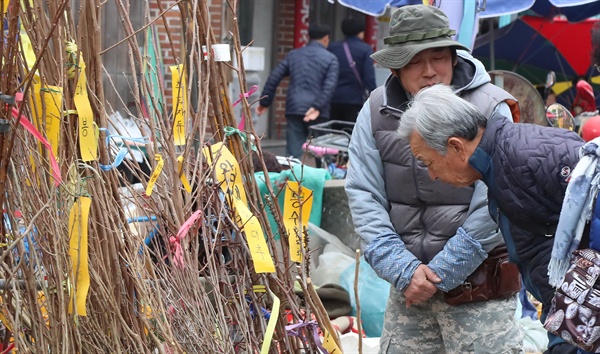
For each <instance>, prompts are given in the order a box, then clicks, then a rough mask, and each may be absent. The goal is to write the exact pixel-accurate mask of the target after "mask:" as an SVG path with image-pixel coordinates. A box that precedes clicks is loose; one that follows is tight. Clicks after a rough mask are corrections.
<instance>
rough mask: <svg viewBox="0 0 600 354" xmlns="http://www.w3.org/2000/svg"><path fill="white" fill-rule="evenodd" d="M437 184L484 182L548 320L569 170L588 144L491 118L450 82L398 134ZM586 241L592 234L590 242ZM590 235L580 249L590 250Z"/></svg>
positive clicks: (514, 258) (419, 100) (512, 253)
mask: <svg viewBox="0 0 600 354" xmlns="http://www.w3.org/2000/svg"><path fill="white" fill-rule="evenodd" d="M397 132H398V134H400V136H401V137H403V138H406V139H409V140H410V148H411V150H412V152H413V154H414V155H415V157H416V158H417V159H418V160H420V161H422V162H423V164H425V165H426V166H427V168H428V171H429V176H430V177H431V178H432V179H439V180H441V181H443V182H447V183H450V184H452V185H455V186H469V185H471V184H473V183H474V182H475V181H477V180H483V182H484V183H485V184H486V185H487V186H488V205H489V207H488V209H489V212H490V215H491V216H492V218H493V219H494V220H495V221H496V222H497V223H498V225H499V228H500V230H501V231H502V236H503V237H504V240H505V242H506V247H507V249H508V253H509V258H510V261H511V262H512V263H515V264H517V266H518V267H519V271H520V273H521V275H522V278H523V281H524V283H525V287H526V289H527V290H528V291H529V292H530V293H531V294H533V296H535V298H536V299H538V300H539V301H541V302H542V304H543V307H542V319H541V320H542V322H543V321H544V320H545V318H546V316H547V315H548V311H549V310H550V306H551V301H552V297H553V294H554V289H553V287H552V286H550V284H549V282H548V263H549V261H550V257H551V252H552V247H553V241H554V237H553V236H554V234H555V231H556V227H557V224H558V219H559V215H560V211H561V207H562V203H563V198H564V196H565V190H566V188H567V182H568V180H569V176H570V174H571V170H572V169H573V168H574V166H575V165H576V164H577V162H578V161H579V150H580V148H581V147H582V146H583V144H584V141H583V140H582V139H581V137H579V135H577V134H576V133H574V132H572V131H569V130H565V129H559V128H552V127H542V126H538V125H530V124H518V123H513V122H512V121H511V120H510V119H508V118H506V117H504V116H502V115H500V114H494V115H492V116H491V117H490V118H489V119H487V118H486V117H485V116H483V115H482V114H481V113H480V112H479V111H478V110H477V108H475V106H473V105H472V104H470V103H469V102H467V101H465V100H463V99H461V98H460V97H458V96H456V95H455V94H454V92H453V90H452V89H451V88H450V87H448V86H446V85H434V86H431V87H428V88H425V89H423V90H421V91H419V92H418V93H417V94H416V95H415V97H414V100H413V102H412V104H411V105H410V108H409V109H408V110H407V111H406V112H404V115H403V116H402V120H401V121H400V125H399V128H398V130H397ZM586 236H587V237H586ZM588 244H589V235H587V232H584V238H583V240H582V241H581V243H580V245H579V247H580V248H586V247H587V245H588Z"/></svg>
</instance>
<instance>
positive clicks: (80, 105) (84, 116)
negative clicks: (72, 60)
mask: <svg viewBox="0 0 600 354" xmlns="http://www.w3.org/2000/svg"><path fill="white" fill-rule="evenodd" d="M73 102H74V103H75V108H77V115H78V116H79V151H80V152H81V159H82V160H83V161H95V160H97V159H98V138H97V137H96V132H95V129H94V113H93V111H92V105H91V104H90V99H89V97H88V92H87V77H86V74H85V63H84V62H83V57H82V56H81V54H80V55H79V79H78V80H77V87H75V97H74V98H73Z"/></svg>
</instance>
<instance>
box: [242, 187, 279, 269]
mask: <svg viewBox="0 0 600 354" xmlns="http://www.w3.org/2000/svg"><path fill="white" fill-rule="evenodd" d="M233 200H234V205H235V212H236V218H235V221H236V224H237V225H238V226H239V227H240V228H243V230H244V233H245V234H246V240H247V241H248V246H249V247H248V248H250V256H251V257H252V263H254V271H255V272H256V273H273V272H275V264H274V263H273V258H271V252H269V247H268V246H267V241H266V240H265V234H264V233H263V229H262V227H261V225H260V222H259V221H258V219H257V218H256V216H254V214H252V212H251V211H250V209H248V207H247V206H246V204H245V203H244V202H242V200H241V199H238V198H234V199H233Z"/></svg>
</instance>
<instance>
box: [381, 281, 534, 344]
mask: <svg viewBox="0 0 600 354" xmlns="http://www.w3.org/2000/svg"><path fill="white" fill-rule="evenodd" d="M517 301H518V299H517V297H516V296H514V297H511V298H509V299H504V300H492V301H483V302H475V303H470V304H464V305H460V306H450V305H448V304H446V302H445V301H444V299H443V294H442V292H440V291H438V292H437V293H436V294H435V295H434V296H433V297H431V298H430V299H429V300H428V301H427V302H425V303H423V304H420V305H412V306H411V307H410V308H408V309H407V308H406V303H405V298H404V295H403V294H401V293H399V292H397V291H396V290H395V289H394V288H393V287H392V290H391V292H390V297H389V299H388V302H387V306H386V312H385V320H384V327H383V333H382V336H381V340H380V350H379V353H380V354H381V353H389V354H402V353H407V354H431V353H436V354H441V353H446V354H467V353H475V354H488V353H489V354H491V353H494V354H501V353H502V354H503V353H523V349H522V348H523V332H522V331H521V329H520V325H519V324H518V322H517V321H516V319H515V310H516V307H517Z"/></svg>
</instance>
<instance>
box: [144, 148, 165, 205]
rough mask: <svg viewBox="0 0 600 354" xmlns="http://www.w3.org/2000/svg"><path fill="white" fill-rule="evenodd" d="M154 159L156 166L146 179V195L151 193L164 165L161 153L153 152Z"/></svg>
mask: <svg viewBox="0 0 600 354" xmlns="http://www.w3.org/2000/svg"><path fill="white" fill-rule="evenodd" d="M154 160H156V161H157V162H156V167H155V168H154V171H152V175H151V176H150V180H149V181H148V186H147V187H146V195H147V196H150V195H152V191H153V190H154V185H155V184H156V181H157V180H158V176H160V173H161V172H162V169H163V166H164V165H165V161H164V160H163V158H162V155H161V154H155V155H154Z"/></svg>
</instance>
